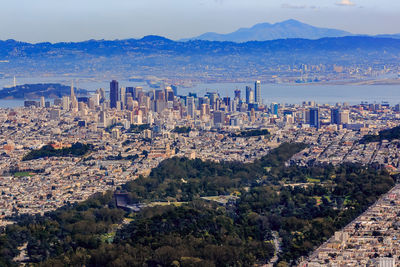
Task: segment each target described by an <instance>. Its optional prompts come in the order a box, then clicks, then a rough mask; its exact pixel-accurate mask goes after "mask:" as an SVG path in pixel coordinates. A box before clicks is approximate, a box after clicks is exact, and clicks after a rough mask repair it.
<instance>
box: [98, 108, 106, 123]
mask: <svg viewBox="0 0 400 267" xmlns="http://www.w3.org/2000/svg"><path fill="white" fill-rule="evenodd" d="M99 122H100V124H101V125H102V126H103V127H107V113H106V112H105V111H100V121H99Z"/></svg>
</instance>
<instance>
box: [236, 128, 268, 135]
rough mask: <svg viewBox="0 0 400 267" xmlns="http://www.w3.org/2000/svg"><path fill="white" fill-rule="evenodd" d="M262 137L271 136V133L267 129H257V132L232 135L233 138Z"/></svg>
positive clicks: (242, 132)
mask: <svg viewBox="0 0 400 267" xmlns="http://www.w3.org/2000/svg"><path fill="white" fill-rule="evenodd" d="M262 135H266V136H269V135H270V133H269V131H268V130H267V129H255V130H248V131H241V132H239V133H233V134H231V136H232V137H252V136H262Z"/></svg>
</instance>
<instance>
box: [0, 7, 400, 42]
mask: <svg viewBox="0 0 400 267" xmlns="http://www.w3.org/2000/svg"><path fill="white" fill-rule="evenodd" d="M21 6H22V7H23V8H21ZM155 7H157V8H155ZM399 8H400V3H398V2H396V1H393V0H384V1H380V2H379V3H377V2H375V1H371V0H364V1H361V0H357V1H355V0H354V1H350V0H341V1H339V0H326V1H323V2H321V1H316V0H307V1H306V0H298V1H295V2H292V3H289V2H288V1H276V2H274V3H272V2H270V1H268V2H260V1H257V0H251V1H246V3H245V4H244V3H243V2H241V1H238V0H230V1H226V0H225V1H223V0H201V1H200V0H199V1H190V2H182V1H181V0H171V1H168V2H167V1H161V0H152V1H147V2H144V1H126V0H119V1H114V2H111V1H106V0H101V1H96V2H94V1H92V0H90V1H85V3H82V2H78V1H76V0H72V1H68V2H67V1H49V0H38V1H35V2H31V1H26V0H17V1H12V2H9V3H7V4H5V5H4V6H3V16H1V17H0V23H1V24H2V25H3V27H2V29H0V36H1V38H0V39H3V40H4V39H16V40H19V41H28V42H43V41H49V42H59V41H67V42H68V41H82V40H89V39H126V38H141V37H143V36H146V35H152V34H155V35H162V36H165V37H167V38H170V39H174V40H179V39H181V38H188V37H193V36H196V35H198V34H202V33H205V32H210V31H212V32H218V33H228V32H232V31H234V30H237V29H239V28H242V27H250V26H253V25H255V24H257V23H263V22H269V23H275V22H280V21H284V20H287V19H297V20H300V21H302V22H304V23H308V24H311V25H314V26H318V27H326V28H337V29H341V30H346V31H349V32H352V33H355V34H385V33H392V34H393V33H399V32H400V30H398V29H397V25H398V24H399V22H400V19H399V18H398V16H397V14H396V10H399ZM14 14H19V16H18V20H16V19H15V15H14ZM238 14H240V16H238ZM205 18H207V19H205ZM338 18H341V19H340V20H338ZM137 25H140V26H139V27H138V26H137Z"/></svg>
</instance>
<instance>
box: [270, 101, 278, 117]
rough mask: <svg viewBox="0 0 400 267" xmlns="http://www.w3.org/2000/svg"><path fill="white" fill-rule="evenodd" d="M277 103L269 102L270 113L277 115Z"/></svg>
mask: <svg viewBox="0 0 400 267" xmlns="http://www.w3.org/2000/svg"><path fill="white" fill-rule="evenodd" d="M278 110H279V105H278V103H271V113H272V114H274V115H278Z"/></svg>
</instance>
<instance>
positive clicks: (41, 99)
mask: <svg viewBox="0 0 400 267" xmlns="http://www.w3.org/2000/svg"><path fill="white" fill-rule="evenodd" d="M45 105H46V104H45V101H44V96H41V97H40V107H41V108H44V107H46V106H45Z"/></svg>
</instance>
